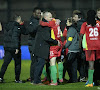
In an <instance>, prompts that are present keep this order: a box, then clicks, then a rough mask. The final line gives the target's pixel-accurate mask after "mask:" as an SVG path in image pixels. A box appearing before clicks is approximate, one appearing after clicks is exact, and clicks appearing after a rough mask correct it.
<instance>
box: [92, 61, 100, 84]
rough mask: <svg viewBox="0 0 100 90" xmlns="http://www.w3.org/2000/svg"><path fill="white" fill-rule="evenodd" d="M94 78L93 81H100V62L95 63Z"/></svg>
mask: <svg viewBox="0 0 100 90" xmlns="http://www.w3.org/2000/svg"><path fill="white" fill-rule="evenodd" d="M94 69H95V70H94V76H93V81H94V82H95V81H97V80H100V60H96V61H95V62H94Z"/></svg>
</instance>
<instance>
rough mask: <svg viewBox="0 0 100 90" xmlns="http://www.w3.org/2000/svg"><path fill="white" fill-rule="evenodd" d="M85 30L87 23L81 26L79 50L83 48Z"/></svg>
mask: <svg viewBox="0 0 100 90" xmlns="http://www.w3.org/2000/svg"><path fill="white" fill-rule="evenodd" d="M85 29H86V22H84V23H83V24H82V26H81V30H80V36H79V48H81V47H82V39H83V35H84V34H85Z"/></svg>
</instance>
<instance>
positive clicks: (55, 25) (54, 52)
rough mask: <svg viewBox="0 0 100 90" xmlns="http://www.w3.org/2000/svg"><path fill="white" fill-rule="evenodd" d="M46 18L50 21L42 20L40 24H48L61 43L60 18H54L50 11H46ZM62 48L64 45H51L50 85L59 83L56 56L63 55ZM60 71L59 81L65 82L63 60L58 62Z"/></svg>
mask: <svg viewBox="0 0 100 90" xmlns="http://www.w3.org/2000/svg"><path fill="white" fill-rule="evenodd" d="M44 18H45V19H46V20H47V21H48V22H43V21H40V25H42V26H48V27H50V28H51V38H53V39H56V40H59V41H60V43H61V44H62V42H61V30H60V27H59V20H58V19H56V20H55V19H53V18H52V14H51V13H50V12H45V13H44ZM61 50H62V45H61V46H54V45H51V46H50V56H49V59H50V66H51V67H50V68H51V78H52V82H51V83H50V85H57V84H58V83H57V76H56V74H57V68H56V58H57V57H60V56H61ZM58 71H59V82H63V78H62V76H63V63H62V62H58Z"/></svg>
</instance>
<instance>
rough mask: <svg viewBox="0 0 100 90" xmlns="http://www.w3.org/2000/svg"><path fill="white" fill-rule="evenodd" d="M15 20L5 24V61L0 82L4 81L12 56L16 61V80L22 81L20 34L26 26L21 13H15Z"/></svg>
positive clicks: (0, 72)
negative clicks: (22, 24) (23, 23)
mask: <svg viewBox="0 0 100 90" xmlns="http://www.w3.org/2000/svg"><path fill="white" fill-rule="evenodd" d="M14 20H15V21H12V22H9V23H8V24H7V25H6V26H5V30H4V50H5V56H4V62H3V65H2V67H1V71H0V82H1V83H2V82H3V77H4V74H5V72H6V70H7V67H8V65H9V63H10V62H11V60H12V58H14V61H15V82H16V83H22V81H20V73H21V50H20V36H21V33H22V32H23V31H22V30H24V26H21V25H20V23H21V22H22V21H21V17H20V16H19V15H15V17H14Z"/></svg>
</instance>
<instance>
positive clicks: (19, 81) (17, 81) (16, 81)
mask: <svg viewBox="0 0 100 90" xmlns="http://www.w3.org/2000/svg"><path fill="white" fill-rule="evenodd" d="M15 83H25V82H23V81H22V80H15Z"/></svg>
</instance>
